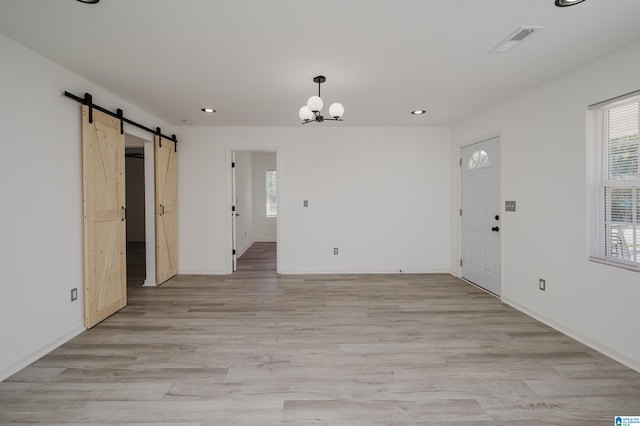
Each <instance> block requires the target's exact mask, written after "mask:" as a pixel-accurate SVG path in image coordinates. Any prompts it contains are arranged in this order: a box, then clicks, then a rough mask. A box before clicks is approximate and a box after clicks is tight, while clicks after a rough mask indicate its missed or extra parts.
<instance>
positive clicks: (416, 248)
mask: <svg viewBox="0 0 640 426" xmlns="http://www.w3.org/2000/svg"><path fill="white" fill-rule="evenodd" d="M180 137H181V145H180V147H181V148H180V155H179V156H178V173H179V179H178V182H179V188H178V198H179V205H180V214H179V233H180V234H179V250H180V265H179V272H180V273H212V274H225V273H229V272H230V270H229V265H230V261H229V256H230V255H229V253H230V247H229V243H228V242H229V241H230V232H229V233H228V221H227V217H228V215H227V214H226V212H227V211H228V209H229V208H230V207H229V205H228V203H227V202H226V200H228V199H230V197H229V196H227V191H228V190H227V188H228V180H229V168H228V164H227V163H226V162H227V159H228V157H229V155H230V151H231V150H235V149H238V148H240V147H242V148H244V149H253V150H262V151H265V150H277V151H278V153H277V158H278V173H279V176H278V177H279V182H278V183H279V187H278V190H279V200H278V201H279V205H278V208H279V211H278V215H279V217H278V227H279V229H278V250H279V262H278V267H279V269H280V272H281V273H313V272H319V273H329V272H398V270H400V269H402V270H404V271H405V272H443V271H447V270H448V268H449V233H448V229H449V223H450V221H449V216H450V212H449V209H448V208H447V206H448V205H449V187H448V179H449V173H450V171H449V169H450V161H449V154H450V153H449V129H447V128H354V127H340V126H339V125H338V126H333V123H325V124H324V125H318V126H315V127H312V126H305V127H295V128H273V127H271V128H264V127H256V128H233V127H218V128H195V127H194V128H182V129H181V130H180ZM303 200H309V207H308V208H304V207H303ZM334 247H338V248H339V249H340V254H339V255H338V256H334V255H333V248H334Z"/></svg>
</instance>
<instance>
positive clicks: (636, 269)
mask: <svg viewBox="0 0 640 426" xmlns="http://www.w3.org/2000/svg"><path fill="white" fill-rule="evenodd" d="M589 260H590V261H591V262H595V263H602V264H604V265H609V266H613V267H616V268H621V269H627V270H629V271H634V272H640V266H634V265H630V264H627V263H621V262H612V261H611V260H605V259H600V258H598V257H589Z"/></svg>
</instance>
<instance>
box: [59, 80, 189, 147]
mask: <svg viewBox="0 0 640 426" xmlns="http://www.w3.org/2000/svg"><path fill="white" fill-rule="evenodd" d="M64 95H65V96H66V97H68V98H71V99H73V100H75V101H77V102H80V103H81V104H82V105H86V106H88V107H89V123H93V110H94V109H97V110H98V111H101V112H104V113H105V114H107V115H110V116H111V117H115V118H117V119H118V120H120V133H121V134H123V133H124V123H127V124H131V125H132V126H136V127H137V128H139V129H142V130H144V131H147V132H149V133H153V134H154V135H156V136H159V137H160V146H162V138H165V139H169V140H170V141H173V142H174V143H175V145H174V149H175V151H176V152H177V151H178V138H177V137H176V135H171V136H166V135H163V134H162V129H160V127H156V128H155V130H154V129H152V128H150V127H147V126H144V125H142V124H140V123H136V122H135V121H133V120H130V119H128V118H127V117H125V116H124V113H123V112H122V110H121V109H120V108H118V109H117V110H116V112H112V111H109V110H108V109H106V108H103V107H101V106H100V105H97V104H94V103H93V96H91V94H90V93H85V94H84V97H82V98H81V97H80V96H76V95H74V94H73V93H70V92H67V91H66V90H65V91H64Z"/></svg>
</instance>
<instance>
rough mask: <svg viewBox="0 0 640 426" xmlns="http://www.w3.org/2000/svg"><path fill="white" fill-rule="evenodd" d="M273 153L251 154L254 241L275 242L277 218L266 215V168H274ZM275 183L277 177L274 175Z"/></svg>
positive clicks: (274, 155) (274, 159) (275, 165)
mask: <svg viewBox="0 0 640 426" xmlns="http://www.w3.org/2000/svg"><path fill="white" fill-rule="evenodd" d="M276 168H277V162H276V154H275V153H270V152H266V153H254V154H253V236H254V240H255V241H259V242H275V241H276V237H277V236H276V228H277V220H276V218H275V217H267V190H266V188H267V170H276ZM276 184H277V177H276Z"/></svg>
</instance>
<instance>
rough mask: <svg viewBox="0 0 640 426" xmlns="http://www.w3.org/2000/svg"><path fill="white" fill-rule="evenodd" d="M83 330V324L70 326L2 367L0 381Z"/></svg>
mask: <svg viewBox="0 0 640 426" xmlns="http://www.w3.org/2000/svg"><path fill="white" fill-rule="evenodd" d="M84 330H85V328H84V326H83V325H80V326H76V327H74V328H72V329H71V330H68V331H67V332H65V333H63V334H62V335H60V336H59V337H57V338H56V339H54V340H52V341H50V342H49V343H47V344H46V345H44V346H42V347H40V348H39V349H37V350H35V351H33V352H32V353H31V354H29V355H27V356H25V357H24V358H22V359H20V360H18V361H16V362H14V363H13V364H11V365H9V366H7V367H3V368H2V369H1V370H0V381H3V380H5V379H7V378H9V377H11V376H12V375H14V374H15V373H17V372H18V371H20V370H22V369H23V368H25V367H27V366H28V365H30V364H32V363H33V362H35V361H37V360H38V359H40V358H42V357H43V356H45V355H46V354H48V353H49V352H51V351H52V350H54V349H55V348H57V347H58V346H60V345H62V344H63V343H66V342H68V341H69V340H71V339H73V338H74V337H76V336H77V335H78V334H80V333H82V332H83V331H84Z"/></svg>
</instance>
